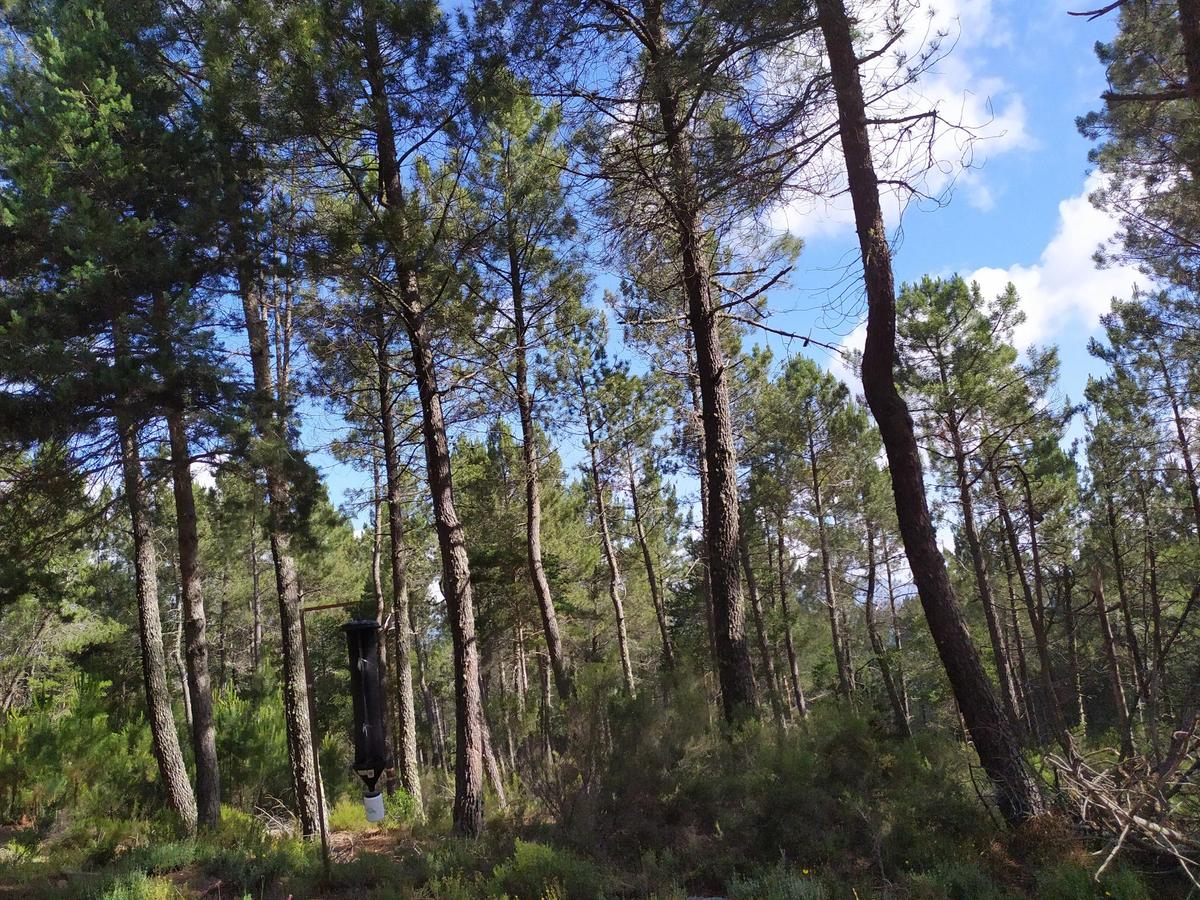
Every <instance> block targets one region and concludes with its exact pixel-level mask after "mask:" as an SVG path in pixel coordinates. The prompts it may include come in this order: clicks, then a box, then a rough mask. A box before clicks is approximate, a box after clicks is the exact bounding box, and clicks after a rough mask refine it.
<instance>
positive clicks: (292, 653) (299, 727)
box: [238, 251, 329, 844]
mask: <svg viewBox="0 0 1200 900" xmlns="http://www.w3.org/2000/svg"><path fill="white" fill-rule="evenodd" d="M244 252H245V251H243V253H244ZM238 280H239V285H238V289H239V293H240V294H241V300H242V312H243V314H244V315H245V318H246V333H247V336H248V339H249V344H250V368H251V372H252V374H253V377H254V398H253V400H252V403H251V415H252V416H253V419H254V427H255V430H256V431H257V432H258V436H259V439H260V440H261V441H263V443H264V444H265V445H266V446H267V448H268V449H267V452H266V453H264V454H263V460H264V462H263V469H264V474H265V476H266V482H267V534H268V537H269V539H270V543H271V556H272V558H273V560H274V564H275V589H276V591H277V592H278V595H279V631H280V634H281V637H282V649H283V713H284V722H285V724H286V730H287V742H288V761H289V763H290V764H291V769H292V782H293V787H294V788H295V791H296V805H297V812H298V813H299V816H300V828H301V830H302V831H303V833H304V835H305V836H306V837H321V838H322V843H323V844H324V843H326V842H327V839H328V829H329V823H328V822H327V821H326V820H325V817H324V816H323V815H322V809H323V804H322V803H321V799H320V791H321V790H322V787H321V783H320V775H319V773H318V772H317V767H316V762H315V759H314V755H313V732H312V722H311V720H310V718H309V702H308V684H307V678H306V677H305V671H304V639H303V635H302V632H301V628H302V626H301V621H300V617H301V616H302V615H303V612H302V611H301V608H300V579H299V576H298V575H297V573H296V561H295V559H294V558H293V557H292V550H291V536H290V535H289V534H288V531H287V528H286V525H285V523H286V522H287V521H288V519H289V517H290V516H291V514H292V500H291V486H290V485H289V484H288V480H287V478H286V476H285V475H284V474H283V472H282V471H281V469H280V465H279V462H278V458H279V455H280V454H282V453H284V452H285V450H286V447H287V439H286V436H285V429H284V424H283V421H282V419H281V411H280V410H279V407H278V404H279V398H278V397H277V395H276V393H275V390H274V386H273V384H272V378H271V348H270V343H269V341H268V337H267V325H266V322H265V321H264V319H263V314H262V308H261V306H260V303H259V297H258V292H257V289H256V287H255V272H254V266H253V263H252V261H251V260H250V259H249V257H248V256H245V255H244V256H243V259H242V261H241V264H240V266H239V272H238Z"/></svg>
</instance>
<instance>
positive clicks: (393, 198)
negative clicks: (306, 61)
mask: <svg viewBox="0 0 1200 900" xmlns="http://www.w3.org/2000/svg"><path fill="white" fill-rule="evenodd" d="M363 18H364V22H363V28H362V38H363V53H364V62H365V66H364V76H365V80H366V82H367V85H368V88H369V93H370V103H371V113H372V116H373V123H372V124H373V126H374V131H375V144H376V154H377V157H378V166H379V182H380V194H381V201H382V203H383V205H384V206H385V207H386V208H387V209H388V210H389V212H390V216H389V220H390V222H391V223H393V227H394V229H395V232H396V233H394V234H392V235H391V239H392V249H393V255H394V257H395V259H394V261H395V265H396V278H397V281H398V284H397V285H396V287H397V288H398V289H399V298H398V300H399V303H398V305H399V313H400V318H401V321H402V322H403V324H404V329H405V331H406V333H407V335H408V343H409V347H410V349H411V351H412V362H413V374H414V380H415V382H416V385H417V394H418V396H419V397H420V403H421V432H422V438H423V443H424V446H425V469H426V476H427V479H428V481H429V492H430V497H431V500H432V503H433V517H434V524H435V526H436V530H437V535H438V547H439V550H440V552H441V557H442V593H443V594H444V596H445V598H446V614H447V615H446V618H447V620H448V625H449V627H450V637H451V643H452V644H453V649H454V654H453V655H454V706H455V713H456V715H455V729H456V731H455V745H456V753H455V761H454V814H453V819H454V829H455V831H456V832H457V833H459V834H462V835H465V836H469V837H474V836H477V835H478V834H479V833H480V832H481V831H482V830H483V799H484V798H483V774H484V773H483V768H484V749H485V748H484V740H485V738H484V721H483V706H482V695H481V685H480V678H479V647H478V644H477V642H476V638H475V602H474V593H473V591H472V589H471V566H470V560H469V558H468V556H467V544H466V536H465V534H464V533H463V527H462V523H461V522H460V521H459V518H458V512H457V510H456V509H455V506H454V483H453V476H452V472H451V465H450V444H449V441H448V440H447V438H446V420H445V416H444V414H443V412H442V397H441V390H440V388H439V387H438V374H437V365H436V363H435V361H434V357H433V348H432V344H431V341H430V337H429V333H428V330H427V327H426V316H425V312H426V310H425V308H424V305H423V303H422V298H421V288H420V281H419V279H418V275H417V270H416V268H415V267H414V264H413V263H412V262H411V261H410V260H408V259H406V258H405V252H406V251H405V249H404V244H405V239H406V237H407V236H406V235H405V234H403V233H402V232H403V228H404V224H403V211H404V209H405V204H406V200H405V195H404V190H403V187H402V185H401V181H400V166H399V155H398V153H397V149H396V134H395V130H394V128H393V125H392V111H391V107H390V101H389V99H388V95H387V91H386V89H385V76H384V59H383V54H382V52H381V50H380V46H379V22H378V14H377V11H376V10H375V8H374V5H373V4H364V14H363Z"/></svg>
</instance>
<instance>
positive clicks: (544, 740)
mask: <svg viewBox="0 0 1200 900" xmlns="http://www.w3.org/2000/svg"><path fill="white" fill-rule="evenodd" d="M538 682H539V684H540V685H541V689H542V691H541V699H542V702H541V708H540V709H539V710H538V726H539V727H538V733H539V737H540V738H541V744H542V756H543V758H544V760H545V765H546V771H549V770H550V768H551V767H552V766H553V765H554V744H553V742H552V741H551V740H550V735H551V721H550V715H551V713H550V667H549V665H547V661H546V657H545V656H544V655H542V654H541V653H539V654H538Z"/></svg>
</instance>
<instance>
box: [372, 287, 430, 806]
mask: <svg viewBox="0 0 1200 900" xmlns="http://www.w3.org/2000/svg"><path fill="white" fill-rule="evenodd" d="M375 361H376V365H377V369H378V371H377V378H376V385H377V386H378V388H379V424H380V431H381V432H382V434H383V468H384V476H385V478H386V484H387V507H388V532H389V535H390V542H389V546H390V549H391V553H390V554H389V561H390V563H391V567H392V620H393V624H394V626H395V627H394V630H393V631H392V635H393V639H392V643H393V645H394V648H393V649H394V651H395V657H396V659H395V671H396V712H397V720H398V721H397V729H396V766H397V768H398V769H399V770H400V784H401V785H402V786H403V788H404V790H405V791H407V792H408V794H409V796H411V797H412V798H413V800H414V801H415V802H416V806H417V808H418V809H421V808H422V807H423V802H422V798H421V770H420V768H419V766H418V764H417V713H416V707H415V705H414V703H413V678H412V634H411V633H410V631H409V615H408V572H407V567H408V549H407V548H406V547H405V546H404V541H405V530H404V502H403V498H402V496H401V492H402V488H403V485H402V481H403V469H402V466H401V463H400V446H399V442H398V441H397V439H396V408H395V407H396V395H395V392H394V391H393V389H392V354H391V340H390V339H389V335H388V328H387V322H386V319H385V316H384V310H383V304H382V302H380V301H378V300H377V301H376V304H375ZM380 621H383V619H382V615H381V617H380Z"/></svg>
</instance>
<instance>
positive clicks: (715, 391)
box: [644, 0, 757, 721]
mask: <svg viewBox="0 0 1200 900" xmlns="http://www.w3.org/2000/svg"><path fill="white" fill-rule="evenodd" d="M644 12H645V24H646V32H647V37H648V47H649V55H650V59H649V69H650V79H651V81H652V88H653V91H654V95H655V100H656V102H657V104H658V112H659V117H660V119H661V122H662V128H663V144H664V146H665V149H666V152H667V156H668V159H669V160H670V163H669V164H670V167H671V182H672V183H671V197H670V200H669V206H670V214H671V216H672V219H673V223H674V228H675V237H676V239H677V240H678V241H679V252H680V262H681V264H682V270H683V286H684V293H685V294H686V296H687V318H688V325H689V327H690V329H691V333H692V338H693V340H694V346H695V351H696V374H697V376H698V379H699V382H700V397H701V405H702V417H701V421H702V424H703V426H704V454H705V458H706V461H707V465H708V480H709V485H708V488H709V489H708V521H707V526H708V527H707V529H706V533H705V540H706V542H707V548H708V564H709V583H710V590H711V594H710V596H711V597H712V608H713V632H714V636H715V641H714V646H715V650H716V661H717V677H718V680H719V681H720V684H721V700H722V704H723V706H724V711H725V718H726V719H727V720H729V721H735V720H737V719H740V718H742V717H744V716H748V715H753V714H754V712H755V709H756V706H757V700H756V698H755V694H754V685H753V680H754V676H753V669H752V667H751V665H750V648H749V645H748V644H747V641H746V623H745V610H744V609H743V604H742V581H741V572H740V568H739V567H740V562H739V559H738V530H739V523H738V506H739V504H738V486H737V452H736V449H735V445H734V438H733V415H732V412H731V410H730V406H729V385H728V378H727V374H726V365H725V358H724V352H723V350H722V349H721V336H720V324H719V323H720V320H719V317H718V316H719V313H718V310H717V309H715V308H714V307H715V304H714V303H713V301H712V296H711V292H712V285H711V280H710V277H709V272H708V264H707V261H706V259H705V256H704V249H703V246H702V230H701V225H700V215H699V213H700V210H699V204H698V199H697V197H698V191H697V189H696V183H695V173H694V171H693V167H692V159H691V150H690V147H689V143H688V136H687V122H686V121H685V119H684V118H683V117H682V116H681V114H680V109H679V99H678V93H677V88H676V87H675V85H674V84H673V78H672V63H673V62H674V60H673V59H672V58H670V57H669V56H668V54H669V53H671V52H672V51H670V44H669V41H668V39H667V35H666V26H665V22H664V14H663V5H662V0H646V2H645V3H644Z"/></svg>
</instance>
